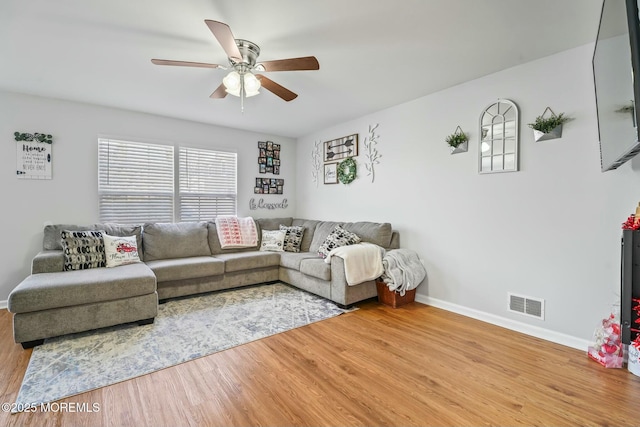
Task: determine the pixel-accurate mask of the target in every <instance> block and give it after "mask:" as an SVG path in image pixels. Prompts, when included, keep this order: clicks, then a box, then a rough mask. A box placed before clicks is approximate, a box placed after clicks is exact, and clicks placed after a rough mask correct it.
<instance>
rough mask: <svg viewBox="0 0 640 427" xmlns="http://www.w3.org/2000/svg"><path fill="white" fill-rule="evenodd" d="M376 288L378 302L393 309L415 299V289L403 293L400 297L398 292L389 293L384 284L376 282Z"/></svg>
mask: <svg viewBox="0 0 640 427" xmlns="http://www.w3.org/2000/svg"><path fill="white" fill-rule="evenodd" d="M376 287H377V288H378V301H379V302H381V303H382V304H385V305H388V306H391V307H393V308H398V307H400V306H403V305H405V304H409V303H410V302H413V301H415V299H416V290H415V289H411V290H410V291H407V292H405V294H404V296H401V295H400V294H399V293H398V292H394V291H390V290H389V288H388V287H387V284H386V283H384V282H376Z"/></svg>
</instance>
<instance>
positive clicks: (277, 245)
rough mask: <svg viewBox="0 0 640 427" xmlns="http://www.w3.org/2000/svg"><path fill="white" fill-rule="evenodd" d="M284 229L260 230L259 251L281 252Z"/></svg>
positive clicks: (284, 234) (285, 233)
mask: <svg viewBox="0 0 640 427" xmlns="http://www.w3.org/2000/svg"><path fill="white" fill-rule="evenodd" d="M286 235H287V232H286V231H280V230H262V242H261V243H260V250H261V251H272V252H283V251H284V237H285V236H286Z"/></svg>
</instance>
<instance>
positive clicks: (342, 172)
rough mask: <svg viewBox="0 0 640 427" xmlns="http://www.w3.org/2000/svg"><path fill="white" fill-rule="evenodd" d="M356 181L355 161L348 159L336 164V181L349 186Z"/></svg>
mask: <svg viewBox="0 0 640 427" xmlns="http://www.w3.org/2000/svg"><path fill="white" fill-rule="evenodd" d="M354 179H356V161H355V160H353V159H352V158H351V157H349V158H348V159H346V160H343V161H341V162H340V163H338V180H339V181H340V182H341V183H343V184H349V183H350V182H351V181H353V180H354Z"/></svg>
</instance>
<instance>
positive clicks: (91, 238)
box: [60, 230, 106, 271]
mask: <svg viewBox="0 0 640 427" xmlns="http://www.w3.org/2000/svg"><path fill="white" fill-rule="evenodd" d="M103 234H104V231H69V230H63V231H61V232H60V237H61V238H62V251H63V253H64V271H70V270H86V269H89V268H98V267H104V266H105V262H106V259H105V255H104V241H103V240H102V235H103Z"/></svg>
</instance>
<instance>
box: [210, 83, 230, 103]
mask: <svg viewBox="0 0 640 427" xmlns="http://www.w3.org/2000/svg"><path fill="white" fill-rule="evenodd" d="M225 96H227V88H226V87H224V84H222V83H221V84H220V86H218V89H216V90H215V91H213V93H212V94H211V95H209V98H216V99H219V98H224V97H225Z"/></svg>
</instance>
